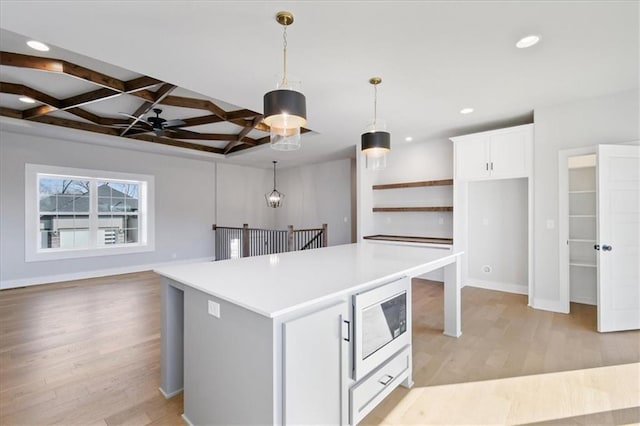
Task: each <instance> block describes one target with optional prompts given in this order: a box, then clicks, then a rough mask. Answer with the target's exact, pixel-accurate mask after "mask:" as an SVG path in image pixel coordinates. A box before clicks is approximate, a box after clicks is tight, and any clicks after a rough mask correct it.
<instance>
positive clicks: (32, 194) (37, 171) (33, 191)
mask: <svg viewBox="0 0 640 426" xmlns="http://www.w3.org/2000/svg"><path fill="white" fill-rule="evenodd" d="M39 175H46V176H61V177H73V178H74V179H83V178H87V179H100V180H105V181H135V182H138V183H140V188H139V197H138V211H139V221H140V223H141V226H140V229H139V230H138V242H137V243H130V244H126V245H107V246H99V247H90V248H77V249H75V248H74V249H59V248H56V249H50V248H44V249H43V248H41V247H40V217H39V214H38V212H39V203H40V200H39V185H38V176H39ZM94 186H95V185H94ZM154 193H155V191H154V177H153V176H152V175H141V174H134V173H122V172H111V171H105V170H90V169H78V168H72V167H59V166H49V165H44V164H28V163H27V164H25V209H24V211H25V256H24V257H25V262H38V261H45V260H60V259H76V258H83V257H94V256H105V255H117V254H131V253H142V252H150V251H154V250H155V197H154ZM92 199H93V197H92ZM92 203H93V201H92ZM93 210H94V209H90V211H93ZM96 220H97V218H96ZM91 240H95V236H90V241H91Z"/></svg>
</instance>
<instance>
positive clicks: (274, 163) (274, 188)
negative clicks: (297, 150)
mask: <svg viewBox="0 0 640 426" xmlns="http://www.w3.org/2000/svg"><path fill="white" fill-rule="evenodd" d="M273 190H274V191H275V190H276V161H274V162H273Z"/></svg>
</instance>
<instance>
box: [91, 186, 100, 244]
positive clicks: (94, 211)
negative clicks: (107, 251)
mask: <svg viewBox="0 0 640 426" xmlns="http://www.w3.org/2000/svg"><path fill="white" fill-rule="evenodd" d="M89 247H91V248H96V247H98V185H97V182H96V180H95V179H91V180H89Z"/></svg>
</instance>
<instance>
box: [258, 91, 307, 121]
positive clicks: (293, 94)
mask: <svg viewBox="0 0 640 426" xmlns="http://www.w3.org/2000/svg"><path fill="white" fill-rule="evenodd" d="M263 111H264V117H265V119H264V121H265V123H267V125H269V126H271V125H272V123H271V121H272V120H271V119H272V118H273V117H274V116H278V115H282V114H287V115H289V116H296V117H299V118H302V119H303V120H304V121H305V122H306V120H307V100H306V98H305V97H304V95H303V94H302V93H300V92H297V91H295V90H288V89H278V90H272V91H271V92H268V93H265V95H264V109H263ZM303 125H304V124H303Z"/></svg>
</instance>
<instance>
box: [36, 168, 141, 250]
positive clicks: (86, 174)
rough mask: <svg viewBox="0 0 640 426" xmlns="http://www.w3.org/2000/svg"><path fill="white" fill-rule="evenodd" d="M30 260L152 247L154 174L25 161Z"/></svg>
mask: <svg viewBox="0 0 640 426" xmlns="http://www.w3.org/2000/svg"><path fill="white" fill-rule="evenodd" d="M25 189H26V191H25V194H26V200H25V212H26V236H27V244H26V251H25V258H26V260H27V261H37V260H50V259H60V258H73V257H86V256H99V255H104V254H122V253H133V252H140V251H151V250H153V249H154V246H153V223H154V220H153V218H154V215H153V176H147V175H138V174H129V173H126V174H125V173H116V172H107V171H98V170H84V169H71V168H63V167H54V166H44V165H37V164H27V165H26V188H25Z"/></svg>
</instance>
